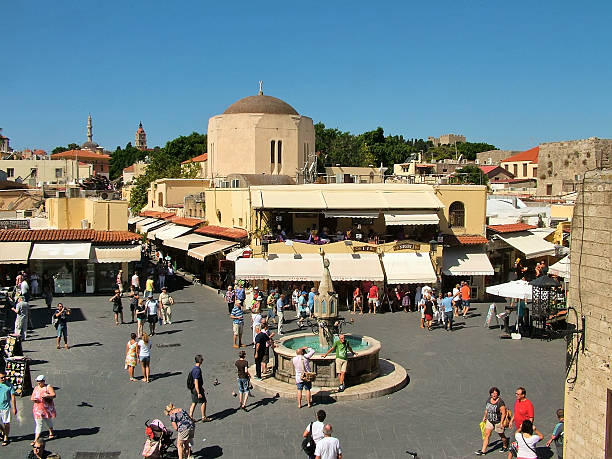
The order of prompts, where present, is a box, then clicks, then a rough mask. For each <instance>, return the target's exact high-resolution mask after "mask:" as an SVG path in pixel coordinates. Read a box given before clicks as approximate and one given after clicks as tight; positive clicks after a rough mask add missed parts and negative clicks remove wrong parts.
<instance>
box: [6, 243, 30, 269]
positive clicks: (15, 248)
mask: <svg viewBox="0 0 612 459" xmlns="http://www.w3.org/2000/svg"><path fill="white" fill-rule="evenodd" d="M30 247H32V243H31V242H0V264H2V265H10V264H15V265H19V264H26V263H27V262H28V257H29V255H30Z"/></svg>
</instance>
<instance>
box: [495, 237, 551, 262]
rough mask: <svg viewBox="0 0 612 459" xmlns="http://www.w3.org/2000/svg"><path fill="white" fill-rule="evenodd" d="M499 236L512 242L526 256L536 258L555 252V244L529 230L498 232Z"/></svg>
mask: <svg viewBox="0 0 612 459" xmlns="http://www.w3.org/2000/svg"><path fill="white" fill-rule="evenodd" d="M498 236H499V238H500V239H501V240H502V241H504V242H506V243H508V244H510V245H511V246H512V247H514V248H515V249H516V250H518V251H519V252H522V253H523V254H524V255H525V258H536V257H543V256H546V255H554V254H555V245H554V244H551V243H550V242H548V241H545V240H544V239H542V238H541V237H540V236H537V235H535V234H532V233H530V232H529V231H517V232H515V233H507V234H498Z"/></svg>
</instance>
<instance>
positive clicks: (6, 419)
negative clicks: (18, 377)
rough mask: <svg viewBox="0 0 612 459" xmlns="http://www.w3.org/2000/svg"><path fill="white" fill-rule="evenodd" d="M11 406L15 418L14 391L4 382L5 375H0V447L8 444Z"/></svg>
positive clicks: (15, 403)
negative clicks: (0, 436) (0, 440)
mask: <svg viewBox="0 0 612 459" xmlns="http://www.w3.org/2000/svg"><path fill="white" fill-rule="evenodd" d="M11 405H13V414H14V415H15V416H16V415H17V402H16V401H15V389H14V388H13V386H12V385H11V384H10V383H9V382H8V381H7V380H6V374H5V373H0V434H2V446H6V445H8V444H9V433H10V432H11Z"/></svg>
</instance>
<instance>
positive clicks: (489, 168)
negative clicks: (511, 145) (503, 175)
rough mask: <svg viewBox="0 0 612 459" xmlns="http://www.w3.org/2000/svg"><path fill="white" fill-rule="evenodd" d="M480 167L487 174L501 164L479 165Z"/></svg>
mask: <svg viewBox="0 0 612 459" xmlns="http://www.w3.org/2000/svg"><path fill="white" fill-rule="evenodd" d="M479 167H480V170H481V171H482V172H484V173H485V174H488V173H489V172H491V171H492V170H493V169H497V168H498V167H499V166H479Z"/></svg>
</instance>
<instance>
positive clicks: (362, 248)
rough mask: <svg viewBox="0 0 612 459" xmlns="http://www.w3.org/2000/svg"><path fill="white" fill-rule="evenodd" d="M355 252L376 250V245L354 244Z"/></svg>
mask: <svg viewBox="0 0 612 459" xmlns="http://www.w3.org/2000/svg"><path fill="white" fill-rule="evenodd" d="M353 252H376V246H373V245H354V246H353Z"/></svg>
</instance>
